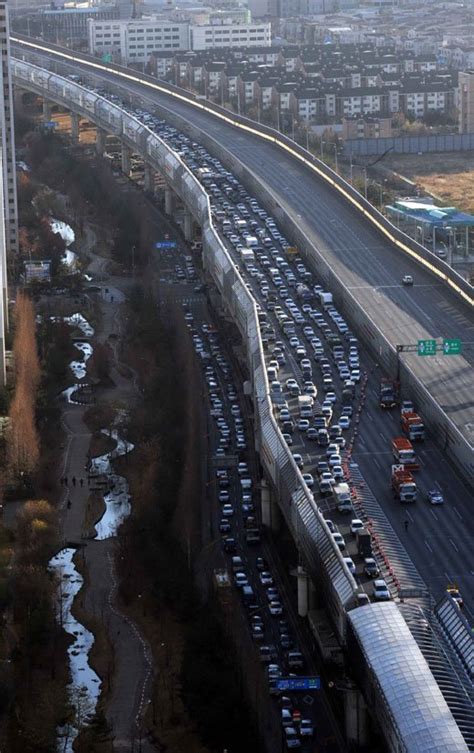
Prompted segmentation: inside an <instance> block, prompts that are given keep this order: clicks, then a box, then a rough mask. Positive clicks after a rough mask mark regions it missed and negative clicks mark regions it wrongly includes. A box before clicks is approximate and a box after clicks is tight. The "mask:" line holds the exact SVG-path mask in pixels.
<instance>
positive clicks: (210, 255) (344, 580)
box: [14, 68, 465, 751]
mask: <svg viewBox="0 0 474 753" xmlns="http://www.w3.org/2000/svg"><path fill="white" fill-rule="evenodd" d="M14 75H16V76H17V78H18V83H20V84H22V78H21V76H20V70H19V68H18V70H17V71H16V73H15V71H14ZM58 79H59V77H51V76H49V75H46V76H45V77H43V78H42V80H41V76H40V77H38V79H37V80H36V81H35V80H34V79H31V80H30V81H29V85H26V80H23V84H24V85H25V88H30V89H32V90H33V91H39V92H42V93H43V95H47V94H49V96H50V98H51V99H53V100H54V101H58V102H60V103H63V104H66V105H69V106H70V107H71V109H74V110H75V111H76V112H79V113H81V114H85V115H86V117H89V119H90V120H92V122H95V123H96V124H97V125H99V126H101V127H104V128H106V129H107V130H109V131H110V132H112V133H115V134H117V135H119V136H120V138H121V139H122V140H123V141H125V143H127V144H129V145H130V146H131V147H133V148H135V149H137V150H138V151H139V152H140V153H142V154H143V155H144V157H145V158H146V159H148V160H149V161H150V162H152V163H153V164H154V165H155V166H156V167H157V168H158V169H160V170H161V171H162V172H164V174H165V175H167V176H168V179H169V181H170V183H172V184H173V187H174V188H175V189H176V190H177V192H178V193H179V195H180V196H181V197H182V198H183V200H184V201H185V203H186V205H187V206H188V208H189V209H190V211H192V213H193V215H194V216H195V218H196V219H197V220H198V221H199V223H200V224H201V226H202V228H203V235H204V252H205V264H206V266H208V269H209V271H210V272H211V274H212V276H213V277H214V279H215V281H216V284H217V286H218V288H219V289H220V291H221V293H222V294H223V296H224V298H225V301H226V304H227V305H228V307H229V309H230V311H231V313H232V314H233V316H234V318H235V320H236V323H237V325H238V326H239V328H240V330H241V332H242V336H243V338H244V342H245V344H246V349H247V354H248V360H249V365H250V364H251V366H252V368H253V370H254V379H253V389H254V401H255V405H256V407H257V413H258V414H259V431H260V449H261V453H262V462H263V464H264V465H265V467H266V470H267V472H268V475H269V477H270V478H271V479H272V480H273V482H274V484H275V487H276V489H277V491H278V494H279V503H280V505H281V507H282V510H283V513H284V515H285V517H286V520H287V523H288V525H289V526H290V528H291V529H293V531H294V530H295V528H296V533H297V536H296V538H297V540H298V541H299V544H300V546H301V548H302V553H303V557H304V560H305V563H306V565H307V567H308V570H309V572H310V573H311V575H312V576H314V578H315V580H316V581H317V582H318V586H319V587H321V588H322V589H323V591H324V593H325V595H326V596H327V602H328V609H329V611H330V612H331V615H332V617H333V620H334V623H335V625H336V629H337V632H338V635H339V637H340V638H341V639H342V640H343V641H345V635H346V619H345V610H346V609H350V607H351V600H352V597H353V596H354V594H355V591H356V584H355V583H354V580H353V578H352V576H351V575H350V573H349V572H348V571H347V568H346V567H345V566H344V565H343V564H342V562H341V557H340V554H339V553H338V551H336V548H335V547H334V545H333V542H332V541H331V538H330V537H328V535H327V533H328V531H327V528H326V526H325V525H324V521H322V520H321V515H320V514H319V513H318V510H317V508H315V506H314V503H312V502H311V498H310V495H309V496H308V494H307V491H306V489H305V485H304V483H302V479H301V474H300V473H299V471H298V470H297V469H296V468H295V465H294V462H292V459H291V455H289V453H288V449H287V447H286V445H285V443H284V442H281V441H280V438H281V435H279V431H278V429H277V427H276V426H275V421H274V419H273V416H272V411H271V405H270V404H269V400H268V382H267V379H266V376H265V368H264V363H263V358H262V348H261V340H260V336H259V333H258V327H257V323H256V320H257V317H256V312H255V302H254V301H253V299H252V296H250V295H249V293H248V290H247V289H246V287H245V284H244V283H243V281H242V279H241V278H240V275H239V274H238V272H237V271H236V270H235V265H234V264H233V263H232V262H231V260H230V259H229V256H228V254H227V252H226V251H225V249H224V248H223V247H222V244H221V243H220V241H219V239H218V237H217V236H216V233H215V231H214V229H213V226H212V222H211V221H210V213H209V203H208V199H207V197H206V195H205V193H204V192H203V190H202V188H201V186H200V185H199V184H198V183H197V181H196V180H195V178H194V177H193V176H192V175H191V174H190V173H189V171H187V169H186V168H185V167H184V166H183V164H182V163H181V161H180V160H179V158H178V157H176V156H175V155H173V154H170V153H169V151H168V150H167V148H166V146H165V145H164V144H163V142H161V140H160V139H159V138H157V137H156V136H154V135H153V134H152V133H151V132H150V131H148V129H146V128H144V127H143V126H140V124H139V123H138V122H137V121H135V122H134V118H133V117H131V116H129V115H127V114H126V113H124V111H122V110H120V108H119V107H116V106H114V105H111V104H110V103H106V102H104V101H103V100H102V101H100V100H101V98H100V97H97V96H96V95H87V94H81V92H80V90H81V89H82V87H77V86H76V85H74V84H71V83H70V82H64V80H62V82H61V81H60V80H58ZM58 87H59V88H58ZM61 87H62V88H61ZM85 91H86V90H83V92H85ZM94 97H95V100H94ZM188 129H189V126H188ZM196 138H197V137H196ZM200 140H201V141H202V138H201V139H200ZM229 146H231V145H230V144H229ZM254 158H255V155H254ZM235 167H236V168H237V169H235V172H238V170H239V169H240V168H239V164H238V163H236V164H235ZM254 179H255V178H254ZM271 201H273V202H274V203H273V211H272V213H273V214H277V216H278V211H279V210H280V209H281V210H282V211H283V209H282V206H281V204H278V205H276V204H275V199H274V198H272V199H271ZM328 248H329V246H328ZM329 251H330V252H331V253H334V250H333V248H332V247H331V248H330V249H329ZM357 274H362V268H361V269H360V271H359V272H358V273H357ZM328 284H329V285H331V286H332V284H333V279H332V278H331V276H330V275H329V276H328ZM440 285H442V283H440ZM443 291H444V288H443ZM444 292H445V291H444ZM450 295H451V293H450ZM321 566H323V568H321ZM322 569H323V570H324V572H321V570H322ZM371 610H372V607H370V606H369V607H365V608H364V610H362V612H366V615H367V616H366V617H365V618H364V617H363V615H362V616H361V617H360V618H359V619H358V620H357V621H356V623H361V622H362V623H367V629H369V624H370V619H371V618H370V613H371ZM356 623H354V629H355V631H356V632H357V631H359V630H360V633H359V639H360V640H361V641H362V642H363V640H364V636H365V634H366V631H365V630H364V628H363V627H361V626H360V625H359V624H356ZM376 629H377V631H378V633H377V635H375V634H374V636H373V637H374V639H375V638H377V640H379V641H383V640H384V639H385V637H386V636H385V635H384V628H383V625H382V626H381V625H377V626H376ZM408 639H409V636H408V635H407V640H408ZM368 645H369V647H368V649H367V645H365V644H364V648H363V650H364V652H367V650H368V651H369V653H370V642H369V644H368ZM398 659H399V661H400V662H401V663H402V664H403V656H402V654H401V652H400V654H399V656H398ZM420 661H422V660H421V658H420ZM368 664H369V666H371V672H373V673H374V678H373V685H374V689H375V693H376V695H377V694H378V695H377V702H376V704H375V705H376V706H377V707H378V716H379V718H380V719H383V718H385V717H387V713H386V712H387V710H388V717H387V718H390V720H391V722H390V724H391V726H390V735H391V736H392V737H393V741H391V742H390V743H389V745H390V747H391V746H392V742H393V745H394V746H395V745H399V744H401V745H402V747H401V748H400V749H404V750H414V749H415V748H414V747H413V746H412V745H411V744H408V745H407V740H406V739H405V735H404V733H403V730H402V726H401V725H400V722H401V719H402V718H403V720H404V722H406V723H407V724H408V726H409V725H410V718H411V717H412V716H416V715H417V713H418V711H419V710H420V709H418V708H417V707H416V692H415V693H414V695H413V698H414V700H413V701H412V703H414V704H415V706H413V707H412V708H410V709H408V708H406V707H405V706H403V704H402V705H400V704H395V706H392V705H391V702H390V698H389V697H388V695H387V691H386V689H385V688H384V686H383V683H382V684H380V678H379V677H378V676H377V674H378V670H377V667H376V662H373V663H372V661H371V660H370V659H369V660H368ZM423 671H427V667H424V670H423ZM408 682H410V681H409V680H408ZM440 704H441V705H442V704H443V700H442V698H441V696H438V697H437V699H436V705H437V708H438V711H439V709H440ZM443 714H445V724H446V725H447V728H448V730H450V733H448V734H450V739H451V741H452V750H453V751H454V750H460V751H461V750H465V747H464V744H463V741H462V739H461V737H460V735H459V731H458V729H457V727H456V725H455V723H454V720H453V719H452V717H451V714H450V712H449V710H448V709H447V707H446V709H445V711H443ZM426 721H427V722H428V721H429V722H430V725H431V726H433V724H432V722H433V713H432V714H431V715H430V720H428V718H427V719H426ZM437 745H438V741H437V739H436V735H435V734H434V727H433V731H432V733H431V736H430V743H429V749H430V750H437V749H438V747H437ZM393 749H395V747H394V748H393ZM417 749H418V750H423V748H420V747H418V748H417ZM425 749H428V748H425ZM439 749H440V750H441V747H440V748H439Z"/></svg>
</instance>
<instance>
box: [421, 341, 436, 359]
mask: <svg viewBox="0 0 474 753" xmlns="http://www.w3.org/2000/svg"><path fill="white" fill-rule="evenodd" d="M418 355H419V356H435V355H436V340H418Z"/></svg>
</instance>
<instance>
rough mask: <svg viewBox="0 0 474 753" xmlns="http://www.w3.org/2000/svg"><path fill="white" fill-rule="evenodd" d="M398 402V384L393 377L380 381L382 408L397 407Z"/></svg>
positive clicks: (380, 403)
mask: <svg viewBox="0 0 474 753" xmlns="http://www.w3.org/2000/svg"><path fill="white" fill-rule="evenodd" d="M397 402H398V384H397V382H394V381H393V380H392V379H382V380H381V382H380V392H379V405H380V407H381V408H395V406H396V404H397Z"/></svg>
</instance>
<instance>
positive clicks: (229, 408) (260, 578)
mask: <svg viewBox="0 0 474 753" xmlns="http://www.w3.org/2000/svg"><path fill="white" fill-rule="evenodd" d="M185 320H186V322H187V326H188V329H189V331H190V335H191V338H192V340H193V344H194V348H195V351H196V353H197V356H198V357H199V359H200V360H201V361H202V366H203V374H204V379H205V382H206V385H207V390H208V398H209V405H210V413H211V416H212V418H213V421H214V424H215V432H214V433H213V435H214V438H213V441H214V453H215V455H214V459H215V463H216V467H215V468H214V477H213V479H212V481H211V483H212V484H214V485H215V490H216V496H217V500H218V502H219V505H220V510H221V516H222V517H221V519H220V522H219V532H220V534H221V536H222V546H223V550H224V553H225V554H226V556H227V558H228V560H227V561H228V572H229V574H230V576H231V578H232V582H233V585H234V587H235V589H236V591H238V592H239V594H240V597H241V601H242V605H243V608H244V609H245V613H246V615H247V623H248V627H249V631H250V634H251V636H252V639H253V641H254V644H255V647H256V652H257V655H258V659H259V661H260V663H261V665H262V671H263V672H264V674H265V678H266V680H267V683H268V688H269V693H270V695H275V696H276V697H277V698H276V702H277V704H278V713H279V715H280V718H281V724H282V734H283V735H284V738H285V740H286V745H287V747H288V748H290V749H294V748H300V747H302V746H303V748H304V747H305V742H306V741H308V742H309V741H310V740H311V739H312V737H313V734H314V723H313V720H312V719H311V718H310V717H309V716H308V714H306V715H305V716H302V714H301V712H300V710H299V707H298V704H297V703H296V700H295V699H294V698H292V697H291V696H290V695H285V696H282V695H281V693H279V692H277V688H276V682H277V680H278V679H279V678H281V677H282V676H288V675H290V676H291V675H295V673H298V672H301V671H302V670H303V669H304V668H305V662H304V658H303V655H302V653H301V651H300V650H299V649H298V645H297V641H296V637H295V633H294V631H293V629H292V628H291V626H290V624H289V621H288V619H287V616H286V614H285V609H284V606H283V599H282V597H281V594H280V591H279V589H278V586H277V584H276V581H275V579H274V577H273V575H272V573H271V570H270V567H269V564H268V563H267V561H266V560H265V559H264V557H263V556H262V553H261V547H260V546H258V545H259V544H260V531H259V526H258V523H257V519H256V512H255V507H254V494H255V490H254V488H253V479H252V474H251V472H250V468H249V455H248V447H247V444H246V443H245V444H244V446H240V447H239V436H242V437H243V438H245V429H244V427H243V425H242V414H241V411H240V407H239V403H238V396H237V391H236V388H235V385H234V382H233V378H232V374H231V371H230V366H229V362H228V360H227V358H226V356H225V355H224V352H223V349H222V347H221V344H220V342H219V337H218V334H217V332H216V331H215V330H214V328H213V327H212V326H211V325H209V324H207V323H204V324H198V323H196V321H195V318H194V316H193V315H192V313H191V312H190V311H189V310H188V308H187V307H186V306H185ZM232 422H233V423H234V425H232ZM236 455H237V456H238V462H237V463H236V464H235V462H234V461H233V458H235V456H236ZM252 530H253V531H256V532H257V537H256V538H252V537H251V536H250V538H249V534H251V533H252ZM256 547H258V548H256ZM290 721H291V724H290V723H289V722H290Z"/></svg>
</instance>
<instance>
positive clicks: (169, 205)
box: [165, 186, 174, 215]
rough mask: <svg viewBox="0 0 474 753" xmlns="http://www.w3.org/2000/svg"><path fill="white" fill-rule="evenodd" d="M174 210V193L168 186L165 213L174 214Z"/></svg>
mask: <svg viewBox="0 0 474 753" xmlns="http://www.w3.org/2000/svg"><path fill="white" fill-rule="evenodd" d="M173 210H174V193H173V191H172V190H171V188H169V187H168V186H166V188H165V214H168V215H172V214H173Z"/></svg>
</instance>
